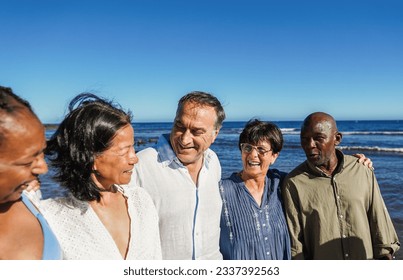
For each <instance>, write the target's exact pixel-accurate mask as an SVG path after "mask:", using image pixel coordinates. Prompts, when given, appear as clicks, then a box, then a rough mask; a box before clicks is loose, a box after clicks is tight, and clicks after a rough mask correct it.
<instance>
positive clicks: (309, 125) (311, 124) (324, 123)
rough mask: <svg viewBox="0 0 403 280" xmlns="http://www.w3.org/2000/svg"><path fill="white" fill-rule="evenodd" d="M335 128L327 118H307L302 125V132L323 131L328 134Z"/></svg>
mask: <svg viewBox="0 0 403 280" xmlns="http://www.w3.org/2000/svg"><path fill="white" fill-rule="evenodd" d="M334 129H335V127H334V125H333V122H332V121H330V120H327V119H324V120H312V119H311V120H309V121H307V122H305V123H304V124H303V126H302V132H303V133H306V132H313V133H324V134H328V133H331V132H333V131H334Z"/></svg>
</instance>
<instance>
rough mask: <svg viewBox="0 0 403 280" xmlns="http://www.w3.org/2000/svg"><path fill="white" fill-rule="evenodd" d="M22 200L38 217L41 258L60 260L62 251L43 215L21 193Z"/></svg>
mask: <svg viewBox="0 0 403 280" xmlns="http://www.w3.org/2000/svg"><path fill="white" fill-rule="evenodd" d="M22 202H23V203H24V204H25V206H27V208H28V210H29V211H30V212H31V213H32V214H33V215H34V216H35V217H36V218H37V219H38V221H39V223H40V225H41V227H42V233H43V252H42V259H43V260H61V259H63V253H62V250H61V248H60V245H59V242H58V241H57V239H56V236H55V235H54V233H53V231H52V230H51V229H50V227H49V225H48V223H47V222H46V220H45V217H43V215H42V214H41V213H40V212H39V211H38V210H37V209H36V207H35V206H34V205H33V204H32V202H31V201H30V200H29V198H28V197H27V196H26V195H25V194H24V193H23V194H22Z"/></svg>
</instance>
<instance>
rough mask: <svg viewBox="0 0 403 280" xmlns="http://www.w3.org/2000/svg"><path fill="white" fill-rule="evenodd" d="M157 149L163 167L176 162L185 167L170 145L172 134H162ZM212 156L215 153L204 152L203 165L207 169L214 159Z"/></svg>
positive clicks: (208, 150)
mask: <svg viewBox="0 0 403 280" xmlns="http://www.w3.org/2000/svg"><path fill="white" fill-rule="evenodd" d="M156 149H157V152H158V157H159V161H160V162H161V163H162V165H163V166H168V165H170V164H171V163H172V162H176V163H177V164H179V165H181V166H183V165H182V163H181V162H180V160H179V158H178V157H177V156H176V154H175V152H174V150H173V149H172V146H171V143H170V134H162V135H161V136H160V138H159V139H158V143H157V146H156ZM212 156H213V152H212V151H211V150H210V149H207V150H206V151H205V152H204V157H203V159H204V162H203V164H204V165H205V166H206V168H208V167H209V163H210V161H211V159H212Z"/></svg>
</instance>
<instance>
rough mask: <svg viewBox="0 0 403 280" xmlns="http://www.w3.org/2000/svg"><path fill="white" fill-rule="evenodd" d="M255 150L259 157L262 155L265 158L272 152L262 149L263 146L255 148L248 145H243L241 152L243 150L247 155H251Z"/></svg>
mask: <svg viewBox="0 0 403 280" xmlns="http://www.w3.org/2000/svg"><path fill="white" fill-rule="evenodd" d="M253 149H255V150H256V152H257V153H258V154H259V155H262V156H264V155H265V154H266V153H268V152H270V151H271V150H272V149H270V150H267V149H266V148H265V147H262V146H253V145H251V144H248V143H242V144H241V150H242V152H245V153H247V154H250V153H251V152H252V151H253Z"/></svg>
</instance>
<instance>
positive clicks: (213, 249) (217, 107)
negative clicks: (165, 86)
mask: <svg viewBox="0 0 403 280" xmlns="http://www.w3.org/2000/svg"><path fill="white" fill-rule="evenodd" d="M224 119H225V112H224V109H223V107H222V106H221V103H220V102H219V100H218V99H217V98H216V97H214V96H212V95H211V94H208V93H204V92H191V93H189V94H187V95H185V96H183V97H182V98H181V99H180V100H179V102H178V108H177V111H176V117H175V120H174V124H173V127H172V130H171V133H170V134H166V135H161V137H160V138H159V140H158V143H157V145H156V146H155V147H152V148H147V149H145V150H143V151H140V152H139V153H138V154H137V156H138V158H139V163H138V164H137V165H136V167H135V171H136V172H134V173H133V177H134V178H133V179H132V180H131V184H136V185H137V186H140V187H143V188H145V189H146V190H147V191H148V192H149V194H150V195H151V197H152V199H153V201H154V204H155V206H156V208H157V211H158V214H159V228H160V236H161V247H162V255H163V259H179V260H185V259H193V260H203V259H222V255H221V253H220V251H219V237H220V215H221V206H222V201H221V198H220V193H219V188H218V183H219V181H220V179H221V166H220V162H219V160H218V158H217V155H216V154H215V153H214V152H213V151H212V150H211V149H209V147H210V146H211V144H212V143H213V142H214V141H215V139H216V137H217V135H218V132H219V130H220V128H221V126H222V122H223V121H224Z"/></svg>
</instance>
